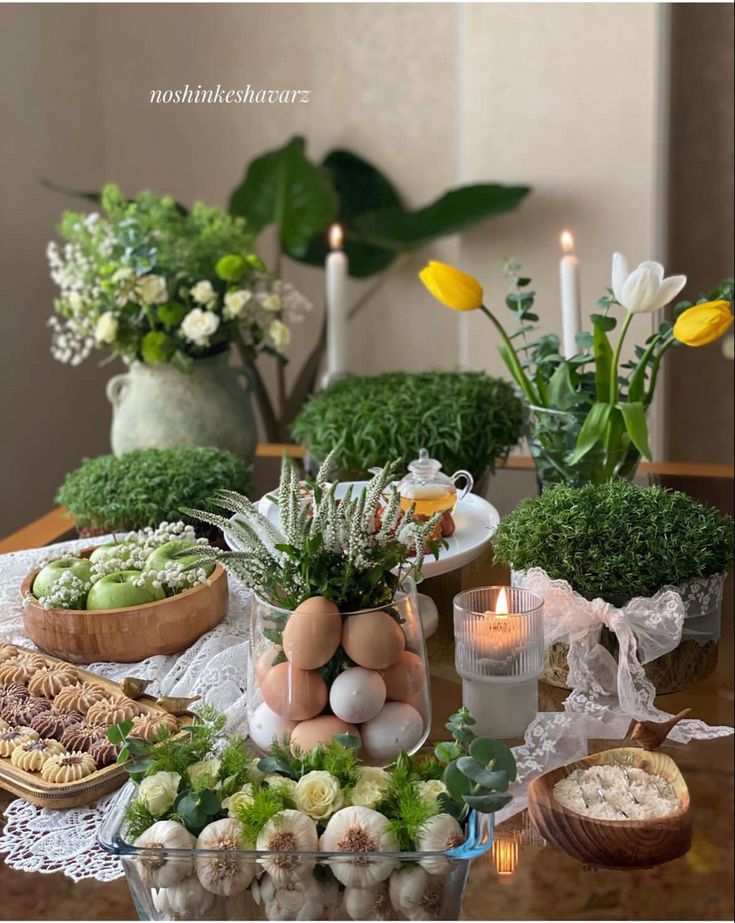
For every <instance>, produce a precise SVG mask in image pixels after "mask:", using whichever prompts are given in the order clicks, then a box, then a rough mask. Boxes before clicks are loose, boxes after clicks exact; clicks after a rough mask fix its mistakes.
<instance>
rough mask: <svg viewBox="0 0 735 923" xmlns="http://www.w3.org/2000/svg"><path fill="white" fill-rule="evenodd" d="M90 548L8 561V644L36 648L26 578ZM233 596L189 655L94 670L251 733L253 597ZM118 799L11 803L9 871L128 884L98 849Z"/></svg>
mask: <svg viewBox="0 0 735 923" xmlns="http://www.w3.org/2000/svg"><path fill="white" fill-rule="evenodd" d="M104 540H105V537H102V538H100V539H99V541H104ZM88 545H89V539H85V540H83V541H74V542H63V543H60V544H57V545H54V546H53V548H40V549H33V550H29V551H17V552H15V553H13V554H8V555H2V556H0V641H9V642H11V643H12V644H18V645H20V646H22V647H28V648H33V647H34V645H33V644H32V643H31V642H30V641H29V639H28V638H27V637H26V635H25V633H24V630H23V607H22V605H21V601H20V595H19V587H20V584H21V581H22V579H23V577H25V575H26V574H27V573H28V571H30V570H32V569H33V567H35V566H37V565H38V564H39V562H41V561H43V560H47V559H49V558H51V557H55V558H56V557H61V556H63V555H64V554H65V553H66V552H69V551H75V550H77V549H79V548H83V547H86V546H88ZM229 589H230V598H229V606H228V612H227V615H226V616H225V618H224V619H223V621H222V622H220V624H219V625H217V627H216V628H213V629H212V631H210V632H208V633H207V634H205V635H203V636H202V637H201V638H199V640H198V641H196V642H195V643H194V644H193V645H192V646H191V647H190V648H189V649H188V650H187V651H185V652H184V653H182V654H175V655H173V656H170V657H168V656H157V657H148V658H147V659H146V660H143V661H141V662H140V663H94V664H90V665H89V667H88V669H90V670H92V671H93V672H95V673H99V674H100V675H102V676H106V677H107V678H108V679H112V680H117V681H119V680H121V679H123V678H124V677H125V676H138V677H140V678H141V679H151V680H153V683H152V684H151V685H150V686H149V687H148V689H147V690H146V691H147V692H149V693H151V694H153V695H182V696H189V695H201V696H202V697H203V698H206V700H207V702H210V703H211V704H212V705H215V706H216V707H217V708H219V709H220V710H222V711H223V712H225V714H226V715H227V718H228V728H229V729H230V730H232V731H235V730H243V729H244V725H245V723H246V708H245V683H246V676H247V658H248V642H247V639H248V634H249V618H250V594H249V593H248V591H247V590H245V589H244V588H243V587H242V586H241V585H240V584H238V583H237V582H236V581H234V580H232V579H231V580H230V581H229ZM115 795H116V792H113V793H112V794H111V795H108V796H106V797H105V798H102V799H100V800H99V801H98V802H96V803H95V804H93V805H89V806H87V807H83V808H70V809H68V810H60V811H50V810H48V809H44V808H37V807H35V806H34V805H32V804H28V803H27V802H25V801H21V800H20V799H18V800H17V801H13V802H11V803H10V805H9V806H8V808H7V809H6V811H5V816H6V823H5V828H4V830H3V833H2V835H1V836H0V853H4V854H5V856H4V859H5V862H6V863H7V865H9V866H10V867H11V868H15V869H20V870H22V871H25V872H45V873H49V874H50V873H53V872H63V873H64V874H65V875H67V876H68V877H69V878H71V879H73V880H74V881H80V880H81V879H83V878H96V879H97V880H98V881H111V880H112V879H114V878H120V877H122V875H123V871H122V867H121V865H120V862H119V860H118V859H117V858H116V857H115V856H110V855H108V854H107V853H106V852H104V851H103V850H102V849H101V848H100V847H99V846H98V845H97V830H98V828H99V826H100V824H101V822H102V818H103V816H104V814H105V811H106V810H107V806H108V803H109V802H110V800H111V799H112V798H114V797H115Z"/></svg>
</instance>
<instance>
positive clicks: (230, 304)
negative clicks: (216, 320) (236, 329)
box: [222, 288, 253, 320]
mask: <svg viewBox="0 0 735 923" xmlns="http://www.w3.org/2000/svg"><path fill="white" fill-rule="evenodd" d="M252 297H253V294H252V292H249V291H248V290H247V289H245V288H243V289H240V290H239V291H237V292H228V293H227V294H226V295H225V306H224V308H223V310H222V314H223V315H224V316H225V317H226V318H227V320H232V319H233V318H235V317H240V315H241V314H242V312H243V311H244V310H245V306H246V305H247V303H248V302H249V301H250V299H251V298H252Z"/></svg>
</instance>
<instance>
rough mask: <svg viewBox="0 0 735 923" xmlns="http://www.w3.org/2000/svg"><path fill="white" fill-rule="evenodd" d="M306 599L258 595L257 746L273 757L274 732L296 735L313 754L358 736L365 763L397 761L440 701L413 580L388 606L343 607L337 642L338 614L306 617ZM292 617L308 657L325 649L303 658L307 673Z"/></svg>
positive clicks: (253, 681)
mask: <svg viewBox="0 0 735 923" xmlns="http://www.w3.org/2000/svg"><path fill="white" fill-rule="evenodd" d="M307 602H310V601H307ZM304 605H305V603H302V605H301V606H300V607H299V608H298V610H296V611H294V612H291V611H289V610H286V609H279V608H277V607H276V606H272V605H271V604H270V603H267V602H265V601H264V600H262V599H258V598H257V597H256V598H254V599H253V604H252V607H251V623H250V639H251V642H250V657H249V658H248V681H247V689H248V696H247V711H248V725H249V733H250V740H251V742H252V743H253V744H254V745H255V746H256V747H257V748H258V750H259V751H260V752H261V753H263V754H268V753H269V751H270V747H271V744H272V742H273V739H274V737H275V738H277V739H279V740H280V739H281V738H282V737H283V735H284V734H290V735H291V742H292V746H297V747H298V746H301V747H302V749H304V750H310V749H311V748H312V747H313V746H315V745H316V744H317V743H320V742H322V741H326V740H330V739H331V738H332V737H333V736H334V735H335V734H339V733H349V734H352V735H357V736H359V737H360V739H361V748H360V759H361V761H362V762H364V763H366V764H368V765H374V766H386V765H388V764H389V763H391V762H392V761H393V760H394V759H395V757H396V756H398V753H399V751H400V750H406V751H407V752H408V753H415V752H416V751H417V750H418V749H419V748H420V747H421V745H422V744H423V743H424V741H425V740H426V737H427V735H428V733H429V729H430V727H431V698H430V694H429V670H428V664H427V658H426V647H425V644H424V633H423V628H422V625H421V617H420V615H419V607H418V600H417V594H416V585H415V583H414V581H413V580H412V579H410V578H409V579H408V580H406V581H404V583H403V585H402V587H401V590H400V591H399V592H398V593H397V595H396V597H395V599H394V600H393V602H392V603H389V604H388V605H386V606H381V607H379V608H375V609H364V610H361V611H360V612H340V613H339V614H338V616H337V618H339V619H341V628H340V627H339V624H338V627H337V630H336V636H335V638H333V639H332V641H331V642H329V643H328V642H327V635H328V633H329V630H331V625H330V624H329V616H327V625H326V628H325V622H324V621H323V617H322V613H321V612H316V613H314V612H311V611H309V612H304V613H303V614H301V613H300V611H299V610H301V609H302V607H303V606H304ZM334 617H335V616H332V618H334ZM292 619H294V624H293V625H291V628H290V632H291V635H290V636H291V640H294V639H295V643H294V647H295V648H296V650H297V651H298V652H299V655H300V656H304V655H305V653H308V654H309V655H310V656H311V654H312V653H314V652H315V653H316V656H315V657H314V659H313V660H311V661H308V660H307V661H303V662H299V663H300V664H301V666H303V667H304V668H303V669H302V668H301V666H300V665H299V664H296V663H292V662H291V661H289V660H288V659H287V657H286V653H284V650H286V651H288V650H289V628H288V626H289V625H290V623H291V620H292ZM340 632H341V634H340ZM348 632H349V634H348ZM335 644H336V645H337V647H336V650H335V649H334V647H335ZM323 645H326V647H323ZM320 652H322V656H319V654H320ZM327 655H328V660H327V662H325V663H321V661H322V660H323V659H324V657H327ZM290 656H291V657H292V660H295V659H296V658H295V656H294V654H293V653H292V654H291V655H290Z"/></svg>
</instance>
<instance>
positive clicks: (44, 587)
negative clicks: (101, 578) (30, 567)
mask: <svg viewBox="0 0 735 923" xmlns="http://www.w3.org/2000/svg"><path fill="white" fill-rule="evenodd" d="M91 570H92V565H91V564H90V563H89V561H88V560H87V558H59V560H58V561H51V562H50V563H49V564H47V565H46V566H45V567H44V568H42V569H41V570H40V571H39V572H38V574H37V575H36V579H35V580H34V581H33V590H32V592H33V595H34V596H35V597H36V599H38V598H39V597H41V596H48V593H49V590H50V589H51V587H52V586H53V585H54V584H55V583H56V581H57V580H58V579H59V577H60V576H61V575H62V574H63V573H66V571H71V572H72V574H74V576H75V577H79V579H80V580H83V581H84V582H85V583H86V582H87V581H89V575H90V572H91Z"/></svg>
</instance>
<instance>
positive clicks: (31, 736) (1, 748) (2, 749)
mask: <svg viewBox="0 0 735 923" xmlns="http://www.w3.org/2000/svg"><path fill="white" fill-rule="evenodd" d="M29 740H38V734H37V733H36V732H35V731H34V730H33V728H26V727H19V728H10V729H9V730H7V731H3V732H2V733H1V734H0V756H11V755H12V753H13V750H15V748H16V747H19V746H20V745H21V744H24V743H26V742H27V741H29Z"/></svg>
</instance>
